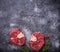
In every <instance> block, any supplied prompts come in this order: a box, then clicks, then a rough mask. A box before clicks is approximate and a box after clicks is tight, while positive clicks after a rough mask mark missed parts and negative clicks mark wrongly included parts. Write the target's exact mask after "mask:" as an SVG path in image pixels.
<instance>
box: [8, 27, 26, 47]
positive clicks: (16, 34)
mask: <svg viewBox="0 0 60 52" xmlns="http://www.w3.org/2000/svg"><path fill="white" fill-rule="evenodd" d="M9 34H10V42H11V43H13V44H16V45H19V46H21V45H23V44H24V43H25V36H24V34H23V33H22V32H21V31H20V29H19V28H13V29H12V30H11V31H10V33H9Z"/></svg>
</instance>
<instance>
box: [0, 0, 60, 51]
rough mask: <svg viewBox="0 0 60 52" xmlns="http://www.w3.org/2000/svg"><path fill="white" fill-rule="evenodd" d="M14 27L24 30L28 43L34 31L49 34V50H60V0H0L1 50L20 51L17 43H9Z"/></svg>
mask: <svg viewBox="0 0 60 52" xmlns="http://www.w3.org/2000/svg"><path fill="white" fill-rule="evenodd" d="M13 27H18V28H20V29H21V30H22V31H23V32H24V34H25V36H26V38H27V41H26V44H27V45H28V41H29V38H30V36H31V34H32V33H33V32H35V31H40V32H42V33H44V34H45V35H48V34H49V35H50V41H51V42H50V43H51V47H50V48H49V50H48V51H47V52H59V47H60V41H59V40H60V0H0V52H20V51H19V50H18V49H17V46H16V45H11V44H8V41H9V30H10V29H11V28H13ZM28 35H29V36H28ZM31 52H35V51H33V50H31ZM39 52H41V50H40V51H39Z"/></svg>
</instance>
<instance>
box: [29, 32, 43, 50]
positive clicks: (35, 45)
mask: <svg viewBox="0 0 60 52" xmlns="http://www.w3.org/2000/svg"><path fill="white" fill-rule="evenodd" d="M43 45H44V35H43V34H42V33H40V32H34V33H33V34H32V36H31V39H30V41H29V46H30V48H31V49H33V50H35V51H38V50H39V49H41V48H42V47H43Z"/></svg>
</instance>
